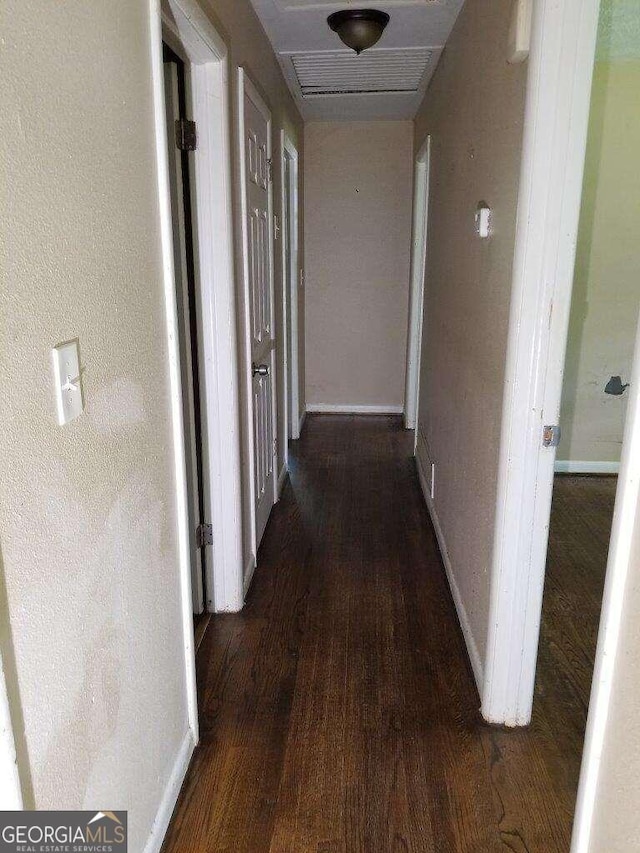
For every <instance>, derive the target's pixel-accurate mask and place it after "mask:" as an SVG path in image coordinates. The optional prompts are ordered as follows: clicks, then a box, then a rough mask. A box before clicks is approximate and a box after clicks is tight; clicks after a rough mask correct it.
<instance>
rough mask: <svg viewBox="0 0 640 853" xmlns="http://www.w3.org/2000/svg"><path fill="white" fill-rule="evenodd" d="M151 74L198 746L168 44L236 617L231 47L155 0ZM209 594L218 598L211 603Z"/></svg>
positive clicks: (205, 393) (207, 473) (219, 593)
mask: <svg viewBox="0 0 640 853" xmlns="http://www.w3.org/2000/svg"><path fill="white" fill-rule="evenodd" d="M150 10H151V17H150V20H151V69H152V84H153V109H154V125H155V139H156V169H157V175H158V195H159V216H160V228H161V250H162V265H163V282H164V295H165V305H166V323H167V348H168V367H169V383H170V399H171V418H172V431H173V455H174V467H175V478H176V495H175V498H176V513H177V517H178V531H177V533H178V545H179V554H180V591H181V613H182V626H183V642H184V650H185V676H186V693H187V710H188V719H189V727H190V730H191V733H192V737H193V741H194V743H197V741H198V704H197V693H196V681H195V649H194V636H193V613H192V596H191V567H190V559H189V531H188V510H187V506H188V504H187V481H186V468H185V453H184V442H185V434H184V424H183V420H182V390H181V371H180V353H179V347H178V319H177V308H176V287H175V273H174V262H173V236H172V218H171V198H170V190H169V165H168V147H167V130H166V117H165V103H164V101H165V98H164V68H163V59H162V42H163V39H164V40H165V41H167V43H168V44H169V45H170V46H171V47H174V46H176V47H178V49H179V50H181V52H182V54H183V55H185V56H186V57H187V58H188V60H189V63H190V65H189V68H190V77H191V91H192V96H193V115H194V118H195V120H196V122H197V123H198V137H199V145H198V149H197V151H196V152H195V158H194V180H193V186H192V205H193V210H194V219H193V225H194V254H195V263H196V299H197V307H198V313H199V315H200V317H201V320H202V331H203V334H202V337H201V340H200V341H199V346H200V356H201V360H200V367H201V380H202V388H201V395H202V402H203V406H202V412H203V420H204V421H205V426H204V433H205V434H204V435H203V442H202V443H203V469H204V479H205V481H206V482H205V483H203V486H205V487H208V488H209V490H210V506H211V508H212V518H211V523H212V525H213V531H214V546H213V554H214V558H213V561H212V575H213V577H208V578H207V582H208V584H207V585H208V596H209V601H208V602H207V603H208V606H209V608H210V609H215V610H220V611H226V610H232V611H237V610H240V609H241V607H242V603H243V598H242V538H241V537H242V519H241V503H240V484H241V480H240V447H239V425H240V420H239V404H238V380H237V355H236V332H235V322H234V317H235V290H234V280H233V242H232V206H231V154H230V152H231V146H230V140H229V128H230V123H229V104H228V57H227V48H226V45H225V43H224V41H223V40H222V39H221V38H220V36H219V35H218V33H217V32H216V30H215V29H214V27H213V26H212V24H211V22H210V21H209V19H208V18H207V17H206V15H205V14H204V12H203V11H202V10H201V9H200V7H199V6H198V4H197V3H196V2H195V0H150ZM211 596H213V597H212V598H211Z"/></svg>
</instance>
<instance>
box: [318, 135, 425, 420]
mask: <svg viewBox="0 0 640 853" xmlns="http://www.w3.org/2000/svg"><path fill="white" fill-rule="evenodd" d="M412 136H413V127H412V123H411V122H406V121H405V122H400V121H397V122H318V123H315V122H313V123H310V124H307V125H306V126H305V223H306V243H305V258H306V272H307V275H306V385H307V404H308V406H309V407H314V406H318V405H321V406H322V405H345V404H346V405H350V404H351V405H360V406H363V405H364V406H383V407H385V406H395V407H397V408H398V409H401V407H402V404H403V401H404V372H405V352H406V334H407V306H408V294H409V252H410V245H411V198H412V170H413V164H412V156H413V155H412Z"/></svg>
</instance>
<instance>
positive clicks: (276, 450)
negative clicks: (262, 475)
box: [273, 438, 278, 456]
mask: <svg viewBox="0 0 640 853" xmlns="http://www.w3.org/2000/svg"><path fill="white" fill-rule="evenodd" d="M273 455H274V456H277V455H278V439H277V438H274V439H273Z"/></svg>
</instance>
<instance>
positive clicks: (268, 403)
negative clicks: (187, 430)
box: [242, 77, 277, 550]
mask: <svg viewBox="0 0 640 853" xmlns="http://www.w3.org/2000/svg"><path fill="white" fill-rule="evenodd" d="M243 79H244V86H243V87H242V88H243V103H242V110H243V122H242V124H243V137H242V138H243V159H244V169H243V174H244V180H243V195H244V198H243V212H244V216H245V223H244V227H245V253H246V257H245V278H246V285H247V287H246V288H245V297H246V301H247V306H246V307H247V310H246V312H245V316H246V320H247V323H248V327H249V328H248V350H249V365H248V367H249V370H250V372H251V376H250V383H251V392H250V395H249V397H250V411H249V413H248V415H249V419H250V424H249V426H250V430H248V432H249V433H250V435H251V445H252V447H251V451H252V466H251V467H252V472H251V474H252V492H253V501H254V512H255V547H256V550H257V548H258V546H259V544H260V541H261V539H262V536H263V534H264V530H265V527H266V525H267V521H268V519H269V514H270V512H271V509H272V507H273V504H274V503H275V500H276V466H275V459H276V453H277V446H276V433H275V345H276V341H275V331H274V323H273V319H274V316H275V313H274V293H273V270H272V257H273V254H272V233H271V187H270V163H271V119H270V116H269V112H268V110H267V108H266V106H265V105H264V103H263V102H262V100H261V98H260V97H259V95H258V94H257V92H256V91H255V90H254V88H253V86H251V84H250V83H249V81H248V80H246V78H245V77H243Z"/></svg>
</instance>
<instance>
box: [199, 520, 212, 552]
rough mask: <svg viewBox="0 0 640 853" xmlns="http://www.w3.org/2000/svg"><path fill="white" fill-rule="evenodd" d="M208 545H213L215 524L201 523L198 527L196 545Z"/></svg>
mask: <svg viewBox="0 0 640 853" xmlns="http://www.w3.org/2000/svg"><path fill="white" fill-rule="evenodd" d="M207 545H213V525H212V524H199V525H198V526H197V527H196V547H197V548H206V547H207Z"/></svg>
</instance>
